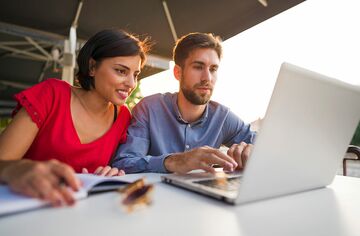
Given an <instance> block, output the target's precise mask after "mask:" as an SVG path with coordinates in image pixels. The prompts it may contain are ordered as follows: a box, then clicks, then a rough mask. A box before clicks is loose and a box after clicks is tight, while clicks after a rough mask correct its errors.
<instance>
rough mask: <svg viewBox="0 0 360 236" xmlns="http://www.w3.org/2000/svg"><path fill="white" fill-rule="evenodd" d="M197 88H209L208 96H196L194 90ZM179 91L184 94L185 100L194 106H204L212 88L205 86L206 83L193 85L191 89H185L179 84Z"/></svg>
mask: <svg viewBox="0 0 360 236" xmlns="http://www.w3.org/2000/svg"><path fill="white" fill-rule="evenodd" d="M198 87H209V89H210V94H204V95H198V94H196V93H195V89H196V88H198ZM180 89H181V92H182V93H183V94H184V96H185V98H186V99H187V100H188V101H189V102H191V103H192V104H194V105H204V104H206V103H208V102H209V100H210V98H211V95H212V92H213V88H212V87H211V86H210V85H207V84H206V82H205V83H199V84H195V85H194V87H193V89H187V88H186V87H185V86H184V85H183V83H180Z"/></svg>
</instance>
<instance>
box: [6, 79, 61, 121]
mask: <svg viewBox="0 0 360 236" xmlns="http://www.w3.org/2000/svg"><path fill="white" fill-rule="evenodd" d="M56 83H58V81H57V80H56V79H48V80H45V81H44V82H41V83H39V84H36V85H34V86H32V87H31V88H28V89H26V90H24V91H22V92H20V93H18V94H16V95H15V96H14V98H15V100H16V101H17V102H18V104H17V106H16V108H15V109H14V111H13V113H12V115H13V116H15V115H16V114H17V112H18V111H19V110H20V109H21V108H22V107H23V108H25V110H26V112H27V113H28V114H29V116H30V117H31V119H32V121H34V122H35V123H36V125H37V126H38V128H40V127H41V126H42V125H43V123H44V121H45V120H46V118H47V117H48V114H49V112H50V111H51V108H52V104H53V103H54V96H55V92H56V90H55V87H56V86H54V85H56Z"/></svg>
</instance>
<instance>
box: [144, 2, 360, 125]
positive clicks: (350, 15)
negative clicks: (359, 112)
mask: <svg viewBox="0 0 360 236" xmlns="http://www.w3.org/2000/svg"><path fill="white" fill-rule="evenodd" d="M268 4H271V0H269V1H268ZM359 12H360V1H359V0H307V1H305V2H303V3H301V4H299V5H297V6H295V7H293V8H291V9H289V10H287V11H285V12H283V13H281V14H279V15H277V16H274V17H272V18H270V19H268V20H266V21H264V22H262V23H260V24H258V25H256V26H254V27H252V28H250V29H248V30H246V31H244V32H241V33H240V34H238V35H236V36H234V37H232V38H230V39H228V40H226V41H224V42H223V50H224V56H223V58H222V61H221V64H220V68H219V71H218V79H217V83H216V87H215V90H214V94H213V96H212V100H215V101H217V102H220V103H222V104H224V105H225V106H227V107H230V109H231V110H232V111H233V112H235V113H236V114H237V115H238V116H239V117H240V118H242V119H243V120H244V121H246V122H252V121H254V120H256V119H257V118H261V117H263V116H264V115H265V111H266V107H267V105H268V102H269V100H270V97H271V93H272V89H273V87H274V85H275V81H276V77H277V74H278V72H279V69H280V65H281V64H282V63H283V62H289V63H292V64H295V65H297V66H301V67H304V68H307V69H309V70H312V71H316V72H318V73H321V74H324V75H326V76H329V77H332V78H336V79H339V80H342V81H345V82H347V83H351V84H356V85H360V14H359ZM140 88H141V92H142V94H143V96H147V95H151V94H154V93H159V92H160V93H163V92H168V91H169V92H175V91H177V90H178V82H177V80H176V79H175V78H174V77H173V75H172V69H171V68H170V70H168V71H164V72H161V73H159V74H157V75H154V76H151V77H148V78H146V79H144V80H142V82H141V85H140Z"/></svg>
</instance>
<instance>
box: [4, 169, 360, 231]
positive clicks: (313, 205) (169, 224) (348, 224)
mask: <svg viewBox="0 0 360 236" xmlns="http://www.w3.org/2000/svg"><path fill="white" fill-rule="evenodd" d="M140 176H146V178H147V180H148V182H151V183H154V184H155V188H154V193H153V204H152V205H150V206H149V207H145V208H143V209H139V210H136V211H134V212H132V213H128V212H126V211H125V210H124V208H123V206H121V204H120V202H121V196H120V195H119V194H118V193H116V192H108V193H103V194H96V195H92V196H90V197H88V198H87V199H84V200H81V201H78V202H77V203H76V205H75V206H73V207H64V208H43V209H37V210H34V211H30V212H25V213H21V214H15V215H10V216H6V217H1V218H0V235H2V236H5V235H37V236H40V235H47V236H49V235H51V236H54V235H87V236H88V235H97V236H99V235H117V236H119V235H145V236H146V235H207V236H208V235H219V234H221V235H256V236H261V235H276V236H280V235H292V236H296V235H299V236H300V235H301V236H304V235H307V236H309V235H316V236H320V235H324V236H331V235H336V236H340V235H341V236H347V235H354V236H355V235H357V236H358V235H360V223H359V220H360V201H359V200H360V179H358V178H351V177H343V176H336V177H335V180H334V182H333V183H332V184H331V185H330V186H328V187H326V188H322V189H318V190H313V191H308V192H303V193H298V194H293V195H288V196H284V197H279V198H273V199H269V200H264V201H259V202H255V203H249V204H245V205H239V206H231V205H228V204H226V203H223V202H220V201H217V200H215V199H211V198H208V197H205V196H202V195H199V194H196V193H193V192H190V191H187V190H184V189H180V188H176V187H173V186H170V185H167V184H164V183H161V182H160V175H159V174H153V173H147V174H136V175H131V176H130V177H129V178H132V179H136V178H138V177H140Z"/></svg>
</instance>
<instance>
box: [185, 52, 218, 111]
mask: <svg viewBox="0 0 360 236" xmlns="http://www.w3.org/2000/svg"><path fill="white" fill-rule="evenodd" d="M219 63H220V59H219V57H218V55H217V53H216V51H215V50H213V49H210V48H199V49H195V50H194V51H192V52H191V53H190V55H189V56H188V58H187V59H186V60H185V62H184V65H183V67H182V68H181V78H179V81H180V92H181V93H183V95H184V97H185V98H186V99H187V100H188V101H189V102H191V103H192V104H194V105H203V104H206V103H207V102H208V101H209V100H210V98H211V95H212V93H213V89H214V86H215V83H216V79H217V69H218V67H219Z"/></svg>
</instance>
